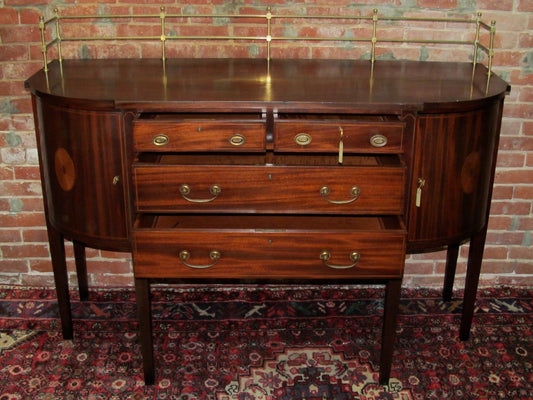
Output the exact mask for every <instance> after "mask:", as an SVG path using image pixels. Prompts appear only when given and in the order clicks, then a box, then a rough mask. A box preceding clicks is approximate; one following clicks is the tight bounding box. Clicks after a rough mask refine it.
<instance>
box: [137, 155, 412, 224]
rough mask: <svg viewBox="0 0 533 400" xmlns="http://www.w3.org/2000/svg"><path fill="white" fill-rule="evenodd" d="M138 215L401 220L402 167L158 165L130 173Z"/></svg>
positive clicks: (139, 167)
mask: <svg viewBox="0 0 533 400" xmlns="http://www.w3.org/2000/svg"><path fill="white" fill-rule="evenodd" d="M133 182H134V190H135V207H136V210H137V211H139V212H158V213H160V212H169V211H172V212H244V213H255V212H269V213H285V214H288V213H331V214H334V213H352V214H402V210H403V205H404V182H405V168H403V167H402V166H386V165H374V166H354V167H348V166H326V167H324V166H277V165H261V166H258V165H241V166H233V165H158V164H136V165H135V166H134V168H133Z"/></svg>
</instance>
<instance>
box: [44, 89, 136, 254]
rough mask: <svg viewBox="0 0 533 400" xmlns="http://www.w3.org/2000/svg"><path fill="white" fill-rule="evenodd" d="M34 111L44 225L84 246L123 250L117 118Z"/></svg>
mask: <svg viewBox="0 0 533 400" xmlns="http://www.w3.org/2000/svg"><path fill="white" fill-rule="evenodd" d="M35 105H36V111H37V118H38V127H39V129H38V136H39V137H38V140H39V144H38V145H39V147H40V149H39V150H40V153H41V163H42V165H41V168H42V176H43V181H44V182H43V183H44V189H45V201H46V203H47V209H48V218H49V222H50V223H51V224H52V225H53V226H54V227H55V228H56V229H57V230H59V231H60V232H61V233H62V234H63V235H64V236H65V237H66V238H68V239H71V240H77V241H79V242H82V243H84V244H85V245H87V246H90V247H96V248H102V249H108V250H116V251H127V250H129V240H128V230H129V229H128V223H127V218H126V216H127V212H126V204H127V202H126V199H125V183H124V181H125V180H124V171H125V168H124V160H123V151H122V149H123V148H124V146H123V143H122V114H121V113H120V112H117V111H102V110H87V109H75V108H69V107H65V106H62V105H58V104H53V103H50V102H48V101H47V99H41V98H39V97H37V98H36V103H35Z"/></svg>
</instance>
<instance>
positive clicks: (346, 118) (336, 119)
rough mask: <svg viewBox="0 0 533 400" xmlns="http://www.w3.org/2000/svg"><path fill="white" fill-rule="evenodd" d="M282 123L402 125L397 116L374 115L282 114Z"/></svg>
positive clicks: (280, 116)
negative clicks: (314, 122) (290, 121)
mask: <svg viewBox="0 0 533 400" xmlns="http://www.w3.org/2000/svg"><path fill="white" fill-rule="evenodd" d="M277 119H278V120H280V121H286V120H293V121H301V122H308V121H319V122H331V123H340V122H350V123H357V122H361V123H394V122H396V123H402V122H401V121H400V119H399V118H398V116H397V115H373V114H299V113H280V114H278V116H277Z"/></svg>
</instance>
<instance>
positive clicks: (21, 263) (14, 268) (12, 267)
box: [0, 258, 28, 282]
mask: <svg viewBox="0 0 533 400" xmlns="http://www.w3.org/2000/svg"><path fill="white" fill-rule="evenodd" d="M0 271H2V272H3V273H6V272H7V271H9V273H10V274H18V273H21V272H28V262H27V261H26V260H23V259H20V260H8V259H6V258H0ZM2 282H4V281H2Z"/></svg>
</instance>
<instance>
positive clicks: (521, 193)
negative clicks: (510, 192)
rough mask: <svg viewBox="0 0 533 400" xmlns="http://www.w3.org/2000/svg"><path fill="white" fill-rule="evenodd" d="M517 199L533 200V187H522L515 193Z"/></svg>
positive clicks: (517, 188)
mask: <svg viewBox="0 0 533 400" xmlns="http://www.w3.org/2000/svg"><path fill="white" fill-rule="evenodd" d="M514 198H515V199H524V200H531V199H533V186H525V185H520V186H517V187H516V189H515V192H514Z"/></svg>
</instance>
